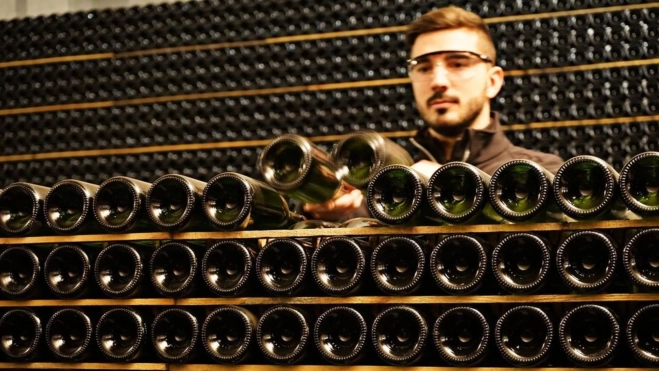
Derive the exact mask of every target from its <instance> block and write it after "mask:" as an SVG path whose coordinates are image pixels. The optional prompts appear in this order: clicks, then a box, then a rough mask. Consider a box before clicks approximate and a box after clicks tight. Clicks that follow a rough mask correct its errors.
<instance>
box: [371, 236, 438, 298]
mask: <svg viewBox="0 0 659 371" xmlns="http://www.w3.org/2000/svg"><path fill="white" fill-rule="evenodd" d="M425 250H427V247H426V244H425V243H424V242H423V241H420V240H418V239H415V238H411V237H403V236H397V237H390V238H387V239H386V240H384V241H382V242H381V243H380V244H379V245H378V246H377V247H376V248H375V250H373V253H372V254H371V261H370V263H371V267H370V268H371V277H372V278H373V281H374V282H375V284H376V286H377V287H378V289H380V290H381V291H382V292H384V293H386V294H390V295H408V294H411V293H413V292H415V291H416V290H418V289H419V288H420V287H421V282H422V279H423V274H424V270H425V266H426V257H425Z"/></svg>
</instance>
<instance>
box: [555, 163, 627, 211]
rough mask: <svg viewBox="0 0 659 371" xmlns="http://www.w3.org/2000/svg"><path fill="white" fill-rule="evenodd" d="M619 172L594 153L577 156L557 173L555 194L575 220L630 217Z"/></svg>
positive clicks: (560, 206)
mask: <svg viewBox="0 0 659 371" xmlns="http://www.w3.org/2000/svg"><path fill="white" fill-rule="evenodd" d="M618 177H619V176H618V173H617V172H616V171H615V170H614V169H613V167H611V165H609V164H607V163H606V162H605V161H603V160H601V159H599V158H597V157H595V156H576V157H573V158H571V159H569V160H568V161H566V162H565V163H564V164H563V166H561V168H560V169H558V171H557V172H556V175H555V176H554V182H553V188H554V196H555V199H556V203H557V204H558V207H559V208H560V209H561V211H563V213H565V215H567V216H569V217H571V218H573V219H576V220H600V219H627V218H628V217H627V208H626V207H625V205H624V203H623V202H622V200H621V198H620V194H619V189H618Z"/></svg>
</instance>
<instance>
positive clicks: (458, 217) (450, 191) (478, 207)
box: [425, 162, 503, 224]
mask: <svg viewBox="0 0 659 371" xmlns="http://www.w3.org/2000/svg"><path fill="white" fill-rule="evenodd" d="M489 187H490V176H489V175H488V174H486V173H484V172H483V171H481V170H480V169H478V168H477V167H475V166H473V165H470V164H468V163H465V162H449V163H447V164H444V165H442V166H441V167H440V168H439V169H437V170H436V171H435V172H434V173H433V174H432V176H431V177H430V179H429V180H428V188H427V191H426V195H425V197H426V199H427V202H428V205H429V206H430V211H431V214H430V216H429V217H430V218H431V219H433V220H437V221H439V222H441V223H446V224H485V223H493V222H496V223H501V222H503V218H502V217H501V216H500V215H499V214H497V213H496V212H495V211H494V208H493V207H492V204H491V203H490V199H489V197H488V189H489Z"/></svg>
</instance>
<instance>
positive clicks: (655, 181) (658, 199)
mask: <svg viewBox="0 0 659 371" xmlns="http://www.w3.org/2000/svg"><path fill="white" fill-rule="evenodd" d="M620 194H621V195H622V200H623V202H624V203H625V204H626V205H627V207H628V208H629V210H631V211H632V212H633V213H635V214H637V215H638V216H640V217H656V216H659V152H644V153H641V154H639V155H636V156H634V157H632V158H631V159H630V160H629V161H627V163H626V164H625V166H623V168H622V170H621V171H620Z"/></svg>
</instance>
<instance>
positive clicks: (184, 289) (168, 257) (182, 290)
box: [149, 241, 199, 297]
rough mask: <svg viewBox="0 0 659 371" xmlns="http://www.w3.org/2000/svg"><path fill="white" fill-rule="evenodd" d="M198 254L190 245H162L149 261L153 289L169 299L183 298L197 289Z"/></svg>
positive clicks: (177, 243) (174, 243)
mask: <svg viewBox="0 0 659 371" xmlns="http://www.w3.org/2000/svg"><path fill="white" fill-rule="evenodd" d="M198 265H199V263H198V260H197V253H196V252H195V249H193V247H192V246H191V245H190V244H187V243H185V242H180V241H169V242H165V243H164V244H162V245H160V247H158V248H157V249H156V250H155V251H154V252H153V254H151V259H150V260H149V276H150V278H151V283H152V284H153V287H154V288H155V289H156V291H158V292H159V293H160V294H161V295H163V296H167V297H183V296H186V295H189V294H191V293H192V292H194V291H193V290H195V289H197V288H198V287H197V285H196V281H197V274H198V273H197V271H198V270H199V268H198Z"/></svg>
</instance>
